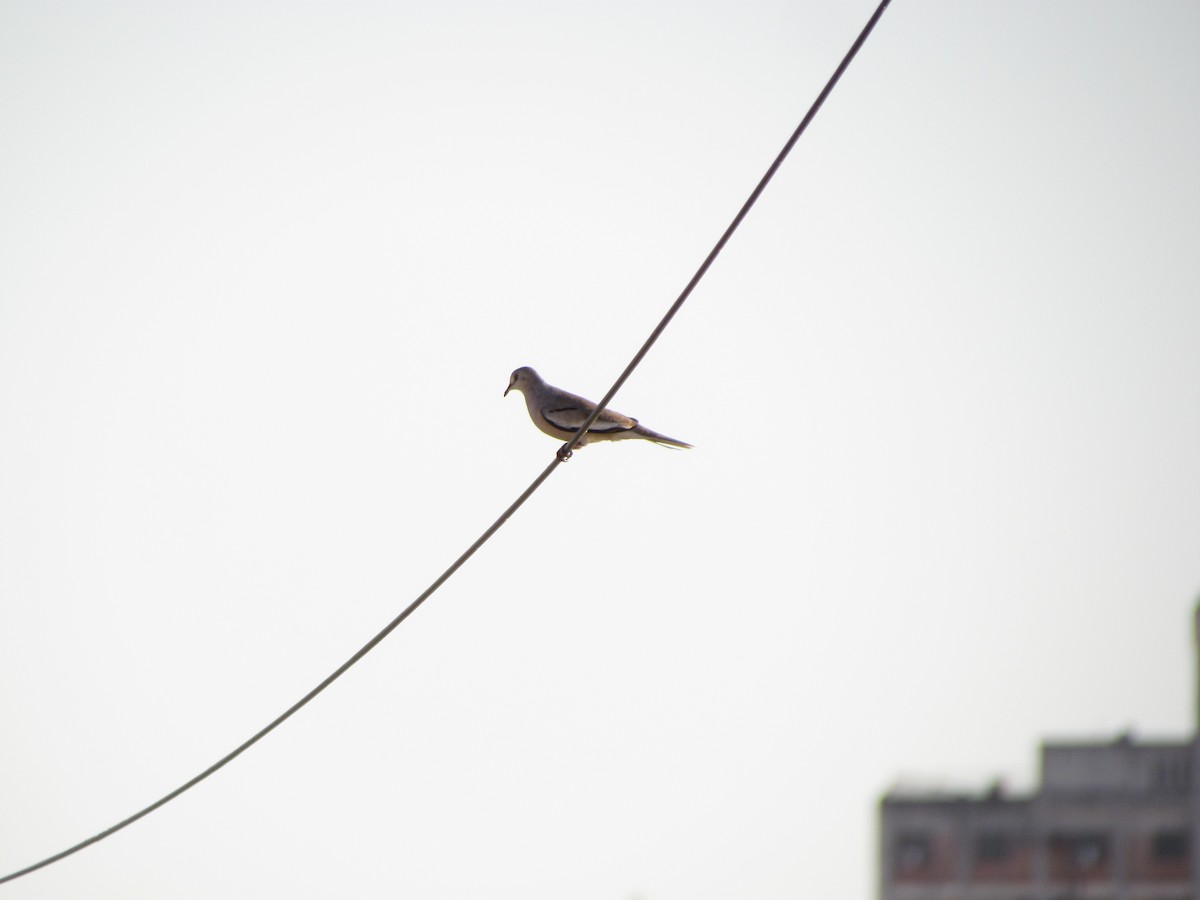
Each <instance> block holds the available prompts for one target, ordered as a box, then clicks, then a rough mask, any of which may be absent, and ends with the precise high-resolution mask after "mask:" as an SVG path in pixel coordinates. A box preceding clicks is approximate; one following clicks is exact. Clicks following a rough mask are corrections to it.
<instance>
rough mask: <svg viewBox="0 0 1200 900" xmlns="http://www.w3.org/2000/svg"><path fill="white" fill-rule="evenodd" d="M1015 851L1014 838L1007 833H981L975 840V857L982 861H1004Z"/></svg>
mask: <svg viewBox="0 0 1200 900" xmlns="http://www.w3.org/2000/svg"><path fill="white" fill-rule="evenodd" d="M1012 852H1013V840H1012V838H1011V837H1009V836H1008V835H1007V834H997V833H986V834H981V835H980V836H979V837H978V839H976V841H975V858H976V859H977V860H979V861H980V862H989V863H998V862H1004V861H1005V860H1006V859H1008V858H1009V857H1010V856H1012Z"/></svg>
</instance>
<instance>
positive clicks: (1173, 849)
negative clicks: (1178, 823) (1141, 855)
mask: <svg viewBox="0 0 1200 900" xmlns="http://www.w3.org/2000/svg"><path fill="white" fill-rule="evenodd" d="M1190 843H1191V842H1190V841H1189V840H1188V834H1187V832H1186V831H1160V832H1158V833H1157V834H1155V835H1154V859H1155V860H1158V861H1166V860H1174V859H1186V858H1187V855H1188V849H1189V845H1190Z"/></svg>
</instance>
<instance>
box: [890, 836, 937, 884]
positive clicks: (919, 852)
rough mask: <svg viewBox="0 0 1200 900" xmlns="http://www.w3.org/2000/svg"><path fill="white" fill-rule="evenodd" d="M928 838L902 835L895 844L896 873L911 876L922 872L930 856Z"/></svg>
mask: <svg viewBox="0 0 1200 900" xmlns="http://www.w3.org/2000/svg"><path fill="white" fill-rule="evenodd" d="M931 855H932V854H931V852H930V843H929V838H928V836H926V835H923V834H904V835H901V836H900V839H899V840H898V841H897V842H896V871H897V872H900V873H902V874H911V873H915V872H920V871H922V870H924V869H925V868H926V867H927V866H928V865H929V859H930V856H931Z"/></svg>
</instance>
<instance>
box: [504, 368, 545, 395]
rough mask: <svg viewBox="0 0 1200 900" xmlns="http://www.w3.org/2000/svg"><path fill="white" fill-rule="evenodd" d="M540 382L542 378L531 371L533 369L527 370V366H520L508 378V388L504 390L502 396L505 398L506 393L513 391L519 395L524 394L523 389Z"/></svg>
mask: <svg viewBox="0 0 1200 900" xmlns="http://www.w3.org/2000/svg"><path fill="white" fill-rule="evenodd" d="M541 380H542V377H541V376H540V375H538V373H537V372H535V371H533V369H531V368H529V366H521V368H519V369H517V371H515V372H513V373H512V375H511V376H510V377H509V379H508V387H506V388H505V389H504V396H505V397H507V396H508V392H509V391H511V390H514V389H516V390H518V391H520V392H521V393H525V388H527V387H529V386H530V385H531V384H537V383H538V382H539V381H541Z"/></svg>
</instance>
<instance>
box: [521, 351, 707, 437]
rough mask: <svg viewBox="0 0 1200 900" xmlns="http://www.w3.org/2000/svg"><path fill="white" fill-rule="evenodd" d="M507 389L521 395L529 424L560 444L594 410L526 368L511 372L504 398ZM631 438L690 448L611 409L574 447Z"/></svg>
mask: <svg viewBox="0 0 1200 900" xmlns="http://www.w3.org/2000/svg"><path fill="white" fill-rule="evenodd" d="M511 390H518V391H520V392H521V393H522V394H524V395H525V406H526V407H528V409H529V418H531V419H533V424H534V425H536V426H537V427H538V428H539V429H540V430H542V431H544V432H545V433H546V434H548V435H550V437H552V438H558V439H559V440H560V441H568V440H570V439H571V436H572V435H574V434H575V432H576V431H578V430H579V426H580V425H582V424H583V423H584V420H585V419H587V417H588V416H590V415H591V414H592V410H594V409H595V408H596V404H595V403H593V402H592V401H590V400H584V399H583V398H582V397H577V396H575V395H574V394H568V393H567V392H566V391H562V390H559V389H558V388H556V387H554V386H553V385H549V384H546V382H545V381H543V380H542V376H541V375H539V374H538V373H537V372H535V371H534V370H533V369H531V368H529V366H522V367H521V368H519V369H517V371H515V372H513V373H512V377H511V378H510V379H509V380H508V387H507V388H506V389H505V391H504V396H505V397H507V396H508V392H509V391H511ZM631 438H641V439H642V440H645V441H654V443H656V444H662V445H664V446H669V447H691V446H692V445H691V444H685V443H684V442H683V441H677V440H675V438H669V437H666V436H665V435H661V434H659V433H658V432H656V431H651V430H650V429H649V428H647V427H646V426H645V425H639V424H638V420H637V419H631V418H629V416H623V415H621V414H620V413H619V412H615V411H613V410H611V409H605V410H604V412H602V413H600V415H599V417H597V419H596V421H595V422H593V423H592V427H591V428H589V429H588V430H587V433H586V434H584V435H582V436H581V437H580V438H579V443H578V444H577V446H579V447H582V446H583V445H584V444H589V443H591V442H592V441H623V440H629V439H631Z"/></svg>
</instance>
